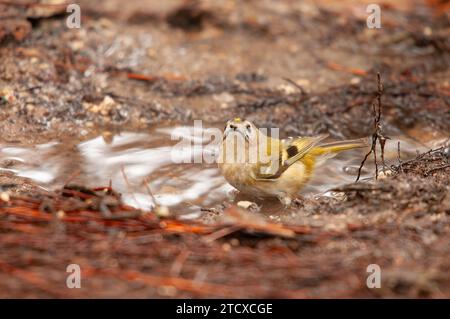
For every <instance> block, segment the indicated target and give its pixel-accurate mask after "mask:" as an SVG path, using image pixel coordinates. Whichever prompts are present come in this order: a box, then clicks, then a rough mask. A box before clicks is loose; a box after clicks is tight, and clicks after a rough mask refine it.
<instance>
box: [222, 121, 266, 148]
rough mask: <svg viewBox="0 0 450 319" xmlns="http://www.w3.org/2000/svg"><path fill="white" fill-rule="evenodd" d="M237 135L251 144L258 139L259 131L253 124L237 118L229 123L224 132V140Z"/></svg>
mask: <svg viewBox="0 0 450 319" xmlns="http://www.w3.org/2000/svg"><path fill="white" fill-rule="evenodd" d="M236 134H240V135H241V136H242V137H243V138H244V139H245V141H246V142H250V141H253V140H254V139H256V138H257V136H258V129H257V128H256V126H255V125H254V124H253V123H252V122H250V121H247V120H243V119H240V118H238V117H237V118H234V119H232V120H229V121H228V122H227V125H226V126H225V130H224V132H223V140H225V139H226V138H228V137H229V136H232V135H236Z"/></svg>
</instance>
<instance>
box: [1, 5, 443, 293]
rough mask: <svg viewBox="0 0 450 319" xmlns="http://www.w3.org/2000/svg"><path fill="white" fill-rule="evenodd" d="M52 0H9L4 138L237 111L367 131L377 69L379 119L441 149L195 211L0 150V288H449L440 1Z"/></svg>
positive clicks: (78, 136) (306, 125)
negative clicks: (174, 210) (329, 185)
mask: <svg viewBox="0 0 450 319" xmlns="http://www.w3.org/2000/svg"><path fill="white" fill-rule="evenodd" d="M52 3H53V4H52V5H45V4H42V3H40V2H39V3H37V4H36V2H34V1H30V0H23V1H12V2H11V1H6V2H4V1H0V132H1V135H0V142H1V143H2V144H8V145H11V144H18V145H35V144H37V143H43V142H48V141H55V140H56V141H65V140H77V141H83V140H86V139H88V138H91V137H94V136H97V135H99V134H104V133H105V132H113V133H114V132H120V131H147V130H149V129H151V128H152V127H154V126H155V125H159V124H161V123H192V122H193V120H194V119H201V120H204V121H206V122H214V123H220V122H223V123H225V122H226V120H228V119H229V118H233V117H236V116H239V117H243V118H248V119H249V120H251V121H253V122H255V124H256V125H257V126H260V127H280V128H281V131H282V132H283V134H284V135H286V136H289V135H313V134H320V133H328V134H330V135H331V137H332V138H335V139H343V138H357V137H361V136H369V135H370V134H372V133H373V117H372V109H371V104H372V101H373V100H374V98H375V96H376V94H377V80H376V79H377V78H376V74H377V72H379V73H380V74H381V77H382V82H383V86H384V92H383V95H382V106H383V118H382V123H383V132H384V134H385V135H386V136H390V135H391V136H393V135H398V134H403V135H406V136H408V137H410V138H413V139H415V140H416V141H417V142H419V143H423V144H424V145H428V146H430V141H431V142H432V144H433V145H431V146H432V147H433V150H432V151H430V152H427V153H424V154H421V155H418V156H417V157H416V158H412V159H402V158H399V159H398V161H396V163H392V165H391V164H390V165H389V167H387V170H388V173H386V174H382V175H381V176H380V178H379V179H378V180H365V181H360V182H358V183H353V184H349V185H346V186H344V187H341V188H340V189H337V190H335V191H338V192H340V193H341V194H342V196H341V197H340V198H323V197H322V198H319V199H304V200H301V201H297V202H296V203H295V204H294V205H292V206H291V207H289V208H288V209H287V210H285V211H283V212H280V213H279V214H275V215H274V216H265V215H261V214H259V213H257V212H254V211H251V210H250V211H247V210H243V209H241V208H238V207H236V206H235V205H234V204H233V203H228V202H225V203H223V204H221V205H218V206H217V207H205V208H204V213H205V214H204V216H203V217H202V218H201V219H200V220H196V221H191V222H187V221H181V220H178V219H177V218H174V217H171V216H165V215H164V209H163V208H158V209H155V210H154V211H152V212H141V211H138V210H135V209H133V208H131V207H128V206H126V205H124V204H122V202H121V200H120V194H117V193H115V192H114V190H113V189H111V188H109V187H108V185H98V186H99V188H98V189H88V188H86V187H83V185H73V184H71V183H70V181H68V183H67V184H68V185H67V186H66V187H64V188H63V189H61V190H57V191H45V190H43V189H42V188H41V187H40V186H39V185H37V184H35V183H34V182H33V181H31V180H29V179H25V178H20V177H17V176H15V175H14V174H12V173H10V172H6V171H3V170H0V193H1V197H0V297H2V298H11V297H19V298H22V297H31V298H36V297H38V298H41V297H85V298H94V297H100V298H104V297H116V298H117V297H119V298H120V297H122V298H123V297H127V298H128V297H138V298H158V297H237V298H239V297H257V298H260V297H264V298H265V297H274V298H281V297H284V298H315V297H369V298H371V297H428V298H442V297H446V298H449V297H450V276H449V274H450V259H449V258H448V256H449V254H450V186H449V185H450V160H449V158H450V143H449V142H448V138H449V132H450V106H449V103H450V84H449V79H450V76H449V75H450V68H449V66H450V40H449V39H450V13H449V3H448V1H440V0H428V1H413V0H410V1H406V0H403V1H379V3H381V4H382V5H381V9H382V28H381V29H368V28H367V26H366V18H367V13H366V11H365V9H366V3H370V1H350V0H348V1H289V0H282V1H269V0H263V1H260V0H251V1H226V0H224V1H212V0H211V1H206V0H205V1H203V0H202V1H178V0H171V1H156V0H145V1H138V0H129V1H127V2H126V5H123V2H122V1H119V0H105V1H87V0H86V1H79V2H78V3H79V4H80V7H81V11H82V21H81V22H82V25H81V28H80V29H69V28H67V26H66V13H65V4H64V3H63V4H62V5H58V3H62V1H53V2H52ZM293 83H294V84H293ZM431 146H430V147H431ZM99 161H101V159H99ZM149 161H151V159H149ZM369 161H372V158H369ZM0 164H1V167H8V165H10V166H13V165H14V163H0ZM69 264H78V265H80V267H81V273H82V288H81V289H68V288H67V287H66V278H67V276H68V273H67V272H66V267H67V266H68V265H69ZM370 264H377V265H379V266H380V267H381V271H382V284H381V288H379V289H369V288H368V287H367V285H366V278H367V276H368V273H367V271H366V269H367V266H368V265H370Z"/></svg>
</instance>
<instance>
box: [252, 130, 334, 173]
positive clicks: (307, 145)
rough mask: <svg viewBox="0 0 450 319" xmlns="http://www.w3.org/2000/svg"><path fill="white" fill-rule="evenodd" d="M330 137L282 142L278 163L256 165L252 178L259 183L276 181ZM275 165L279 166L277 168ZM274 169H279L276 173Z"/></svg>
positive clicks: (321, 136) (299, 138)
mask: <svg viewBox="0 0 450 319" xmlns="http://www.w3.org/2000/svg"><path fill="white" fill-rule="evenodd" d="M327 136H328V135H318V136H314V137H298V138H294V139H289V140H287V141H284V142H282V144H281V145H280V151H279V157H278V162H276V163H274V162H271V163H270V165H260V164H258V165H255V166H254V169H253V170H252V171H251V174H250V175H251V177H252V178H253V179H255V180H258V181H274V180H276V179H277V178H278V177H280V176H281V174H283V173H284V172H285V171H286V170H287V169H288V168H289V167H290V166H291V165H292V164H294V163H295V162H297V161H298V160H299V159H301V158H302V157H303V156H305V154H307V153H308V152H309V151H310V150H311V149H312V148H313V147H315V146H317V144H318V143H320V141H322V140H324V139H325V138H327ZM274 164H277V165H276V166H275V165H274ZM273 167H277V169H276V170H275V171H274V169H273Z"/></svg>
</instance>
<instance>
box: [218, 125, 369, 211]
mask: <svg viewBox="0 0 450 319" xmlns="http://www.w3.org/2000/svg"><path fill="white" fill-rule="evenodd" d="M262 130H263V129H261V130H260V129H258V128H257V127H256V126H255V125H254V124H253V123H251V122H249V121H246V120H242V119H240V118H235V119H233V120H230V121H228V122H227V125H226V127H225V129H224V132H223V139H222V143H221V145H220V148H219V156H218V161H217V162H218V167H219V170H220V171H221V173H222V175H223V176H224V177H225V179H226V180H227V181H228V183H230V184H231V185H232V186H234V187H235V188H236V189H238V190H239V191H240V192H241V193H244V194H248V195H252V196H254V197H277V198H278V199H279V200H280V201H281V203H283V204H284V205H285V206H288V205H290V203H291V201H292V199H294V198H295V197H296V196H297V195H298V193H299V191H300V190H301V188H302V187H303V186H304V185H305V184H306V183H307V182H308V181H309V179H310V178H311V176H312V174H313V171H314V169H315V168H316V167H318V166H319V165H322V164H323V163H324V162H325V161H326V160H327V159H329V158H332V157H334V156H335V155H336V154H337V153H339V152H341V151H346V150H351V149H355V148H362V147H367V146H368V142H367V139H358V140H346V141H338V142H331V143H323V140H324V139H326V138H327V135H318V136H313V137H297V138H289V139H286V140H280V139H278V138H276V137H274V136H273V134H272V135H271V136H268V135H267V134H264V133H263V132H262Z"/></svg>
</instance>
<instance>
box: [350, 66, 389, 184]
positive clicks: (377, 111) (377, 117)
mask: <svg viewBox="0 0 450 319" xmlns="http://www.w3.org/2000/svg"><path fill="white" fill-rule="evenodd" d="M377 82H378V91H377V96H376V98H375V99H374V100H373V102H372V112H373V119H374V120H373V122H374V123H373V125H374V132H373V134H372V145H371V147H370V151H369V152H368V153H367V154H366V155H365V156H364V159H363V160H362V162H361V165H360V166H359V169H358V176H357V177H356V181H359V178H360V177H361V170H362V168H363V167H364V164H365V163H366V160H367V158H368V157H369V155H370V154H371V153H373V159H374V162H375V179H378V163H377V141H378V143H380V148H381V161H382V164H383V171H384V170H385V168H386V164H385V161H384V146H385V144H386V140H387V139H388V137H386V136H384V135H383V132H382V126H381V112H382V105H381V96H382V95H383V84H382V82H381V75H380V73H377Z"/></svg>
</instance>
